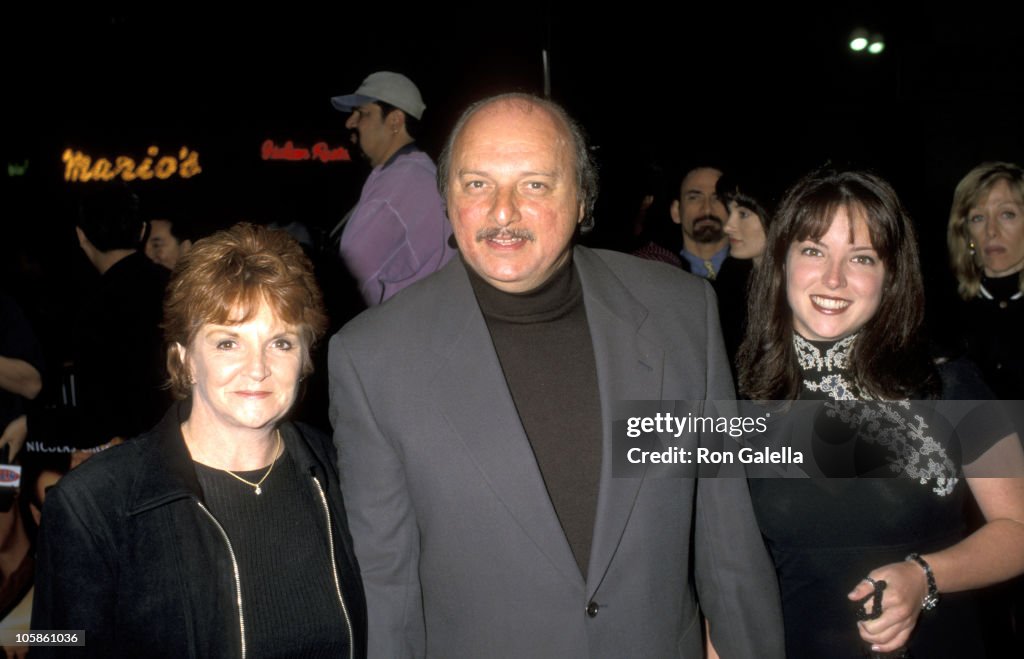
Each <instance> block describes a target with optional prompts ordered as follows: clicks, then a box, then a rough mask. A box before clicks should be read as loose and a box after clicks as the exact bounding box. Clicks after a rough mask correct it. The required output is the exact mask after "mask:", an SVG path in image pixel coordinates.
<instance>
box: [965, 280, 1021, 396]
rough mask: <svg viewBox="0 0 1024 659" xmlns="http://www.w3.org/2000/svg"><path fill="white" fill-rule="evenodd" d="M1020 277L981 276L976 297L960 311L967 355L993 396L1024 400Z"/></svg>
mask: <svg viewBox="0 0 1024 659" xmlns="http://www.w3.org/2000/svg"><path fill="white" fill-rule="evenodd" d="M1019 282H1020V274H1019V273H1014V274H1012V275H1008V276H1006V277H983V278H982V280H981V292H980V294H979V295H978V297H976V298H974V299H973V300H971V301H969V302H966V303H965V307H966V308H961V313H960V314H959V320H960V321H961V322H963V323H964V334H965V340H966V343H967V354H968V356H969V357H970V358H971V359H972V360H974V362H975V363H976V364H978V366H979V367H980V368H981V372H982V375H983V376H984V377H985V381H986V382H987V383H988V385H989V387H991V388H992V391H993V392H995V394H996V396H997V397H999V398H1001V399H1004V400H1021V399H1024V340H1022V337H1024V293H1022V292H1021V290H1020V283H1019Z"/></svg>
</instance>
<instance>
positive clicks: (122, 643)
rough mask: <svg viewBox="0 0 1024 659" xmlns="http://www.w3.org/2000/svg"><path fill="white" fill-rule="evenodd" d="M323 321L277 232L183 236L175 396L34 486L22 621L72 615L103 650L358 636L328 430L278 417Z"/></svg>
mask: <svg viewBox="0 0 1024 659" xmlns="http://www.w3.org/2000/svg"><path fill="white" fill-rule="evenodd" d="M325 326H326V318H325V315H324V312H323V304H322V302H321V295H320V291H319V289H318V288H317V286H316V282H315V280H314V278H313V274H312V268H311V266H310V263H309V261H308V259H307V258H306V257H305V255H304V254H303V252H302V250H301V248H300V247H299V245H298V244H297V243H295V241H293V240H292V239H291V238H289V237H288V236H287V234H284V233H283V232H278V231H270V230H267V229H264V228H261V227H255V226H251V225H245V224H240V225H237V226H235V227H233V228H232V229H230V230H229V231H225V232H221V233H218V234H216V235H214V236H211V237H210V238H207V239H204V240H201V241H198V242H197V243H196V244H195V246H194V247H193V249H192V251H191V252H190V253H189V254H188V255H187V256H185V257H184V258H183V259H182V260H181V261H179V263H178V265H177V266H176V269H175V271H174V274H173V276H172V280H171V283H170V285H169V287H168V291H167V295H166V299H165V302H164V329H165V333H166V339H167V342H168V368H169V371H170V374H171V388H172V390H173V391H174V393H175V394H176V395H177V397H178V398H180V399H181V401H180V402H179V403H178V404H176V405H175V406H174V407H172V408H171V410H170V411H169V412H168V413H167V415H166V416H165V417H164V419H163V421H161V422H160V424H159V425H157V426H156V427H155V428H154V429H153V430H151V431H150V432H149V433H147V434H145V435H143V436H141V437H139V438H137V439H135V440H133V441H131V442H128V443H126V444H124V445H122V446H118V447H116V448H114V449H110V450H108V451H105V452H103V453H101V454H99V455H97V456H96V457H95V458H93V459H91V460H89V461H88V462H87V463H86V464H84V465H83V466H82V467H80V468H78V469H76V470H74V471H72V472H71V473H70V474H69V475H68V476H67V477H65V478H64V479H63V480H62V481H61V483H60V484H59V485H58V486H57V487H56V488H55V490H54V491H53V492H52V493H51V494H50V495H49V496H48V497H47V500H46V506H45V509H44V512H43V526H42V534H41V540H40V545H39V559H38V569H37V585H36V594H35V603H34V610H33V628H34V629H72V630H85V648H84V651H85V652H86V653H87V654H89V655H92V656H104V657H110V656H175V657H181V656H206V657H246V656H247V655H252V656H275V657H293V656H295V657H297V656H303V657H306V656H324V657H327V656H330V657H341V656H344V657H354V656H362V655H363V654H364V653H365V649H364V648H365V605H364V602H363V594H362V585H361V582H360V579H359V573H358V569H357V566H356V562H355V558H354V556H353V553H352V549H351V541H350V538H349V534H348V528H347V525H346V520H345V508H344V503H343V501H342V498H341V491H340V488H339V484H338V479H337V473H336V467H335V460H334V454H333V447H332V445H331V443H330V441H329V439H327V438H326V437H325V436H324V435H322V434H320V433H318V432H317V431H315V430H313V429H311V428H309V427H306V426H303V425H300V424H293V423H290V422H288V421H287V420H286V419H287V416H288V413H289V411H290V410H291V408H292V406H293V404H294V403H295V400H296V397H297V395H298V392H299V389H300V385H301V380H302V378H303V377H304V376H305V375H306V374H308V373H309V372H310V371H311V370H312V362H311V360H310V355H309V353H310V349H311V347H312V345H313V343H314V341H315V340H316V339H317V338H319V336H320V335H321V334H322V333H323V331H324V328H325ZM51 650H52V648H44V647H39V648H36V649H34V650H33V654H36V653H37V652H38V653H40V654H41V655H43V654H45V653H46V652H48V651H51Z"/></svg>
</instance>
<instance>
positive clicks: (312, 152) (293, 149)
mask: <svg viewBox="0 0 1024 659" xmlns="http://www.w3.org/2000/svg"><path fill="white" fill-rule="evenodd" d="M260 155H261V157H262V158H263V159H264V160H288V161H298V160H319V161H320V162H336V161H339V160H351V159H352V158H351V157H350V156H349V155H348V150H346V149H345V147H343V146H339V147H338V148H336V149H332V148H330V147H329V146H327V142H317V143H316V144H314V145H313V146H312V147H311V148H308V149H307V148H305V147H301V146H295V144H294V143H292V141H291V140H288V141H287V142H285V143H284V144H282V145H280V146H278V145H277V144H275V143H274V140H264V142H263V146H262V147H261V148H260Z"/></svg>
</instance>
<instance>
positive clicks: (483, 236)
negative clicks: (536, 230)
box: [476, 227, 536, 243]
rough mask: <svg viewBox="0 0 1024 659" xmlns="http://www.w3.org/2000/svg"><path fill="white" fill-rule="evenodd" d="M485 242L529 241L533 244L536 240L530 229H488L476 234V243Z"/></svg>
mask: <svg viewBox="0 0 1024 659" xmlns="http://www.w3.org/2000/svg"><path fill="white" fill-rule="evenodd" d="M485 240H529V241H530V242H533V241H534V240H536V238H535V237H534V235H533V232H532V231H530V230H529V229H520V228H518V227H514V228H504V227H488V228H486V229H480V230H479V231H477V232H476V241H477V242H478V243H479V242H483V241H485Z"/></svg>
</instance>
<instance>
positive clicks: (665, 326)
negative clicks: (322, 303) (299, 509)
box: [330, 94, 783, 659]
mask: <svg viewBox="0 0 1024 659" xmlns="http://www.w3.org/2000/svg"><path fill="white" fill-rule="evenodd" d="M439 178H440V188H441V190H442V193H443V195H444V196H446V198H447V205H448V213H449V217H450V219H451V221H452V225H453V229H454V234H455V237H456V240H457V242H458V245H459V249H460V255H461V258H459V259H455V260H453V261H452V262H451V263H449V264H448V265H447V266H446V267H445V268H444V269H442V270H441V271H440V272H438V273H436V274H435V275H433V276H431V277H428V278H427V279H425V280H423V281H421V282H419V283H418V284H416V285H414V286H412V287H410V288H409V289H407V290H406V291H403V292H402V293H400V294H399V295H397V296H396V297H395V298H393V299H392V300H390V301H389V302H387V303H385V304H383V305H381V306H380V307H377V308H374V309H371V310H370V311H367V312H366V313H364V314H363V315H361V316H359V317H358V318H356V319H355V320H354V321H352V322H351V323H349V324H348V325H346V326H345V327H344V328H343V329H342V330H341V331H340V332H339V333H338V334H337V335H336V336H335V337H334V338H333V339H332V340H331V348H330V374H331V418H332V421H333V423H334V428H335V441H336V443H337V446H338V449H339V459H340V467H341V471H342V477H343V486H344V488H345V498H346V501H347V503H348V514H349V525H350V528H351V530H352V535H353V538H354V541H355V550H356V554H357V557H358V559H359V563H360V566H361V569H362V575H363V582H364V584H365V588H366V597H367V608H368V616H369V627H370V628H369V643H370V656H371V657H386V658H388V659H391V658H394V657H423V656H430V657H447V658H450V657H473V658H481V657H517V658H518V657H531V658H536V657H552V658H554V657H557V658H559V659H566V658H580V659H582V658H584V657H609V658H616V659H620V658H622V657H658V658H661V657H700V656H702V652H703V641H702V632H703V630H704V629H705V626H704V624H703V623H702V622H701V612H703V614H704V616H705V617H706V619H707V621H708V626H709V627H710V631H711V639H712V640H713V642H714V645H715V647H716V648H717V650H718V651H719V653H720V654H721V656H723V657H781V656H782V655H783V650H782V647H783V643H782V632H781V615H780V612H779V603H778V590H777V586H776V583H775V575H774V570H773V568H772V566H771V563H770V561H769V559H768V557H767V554H766V552H765V549H764V546H763V544H762V541H761V537H760V534H759V533H758V529H757V526H756V524H755V521H754V517H753V513H752V510H751V506H750V500H749V495H748V492H747V486H746V483H745V482H744V481H743V480H742V479H726V478H718V479H706V480H703V479H702V480H697V479H693V478H671V477H670V478H654V477H653V475H652V474H649V473H646V472H645V471H644V470H643V469H641V470H640V475H639V476H637V477H613V470H612V462H613V460H621V459H622V457H621V456H615V455H613V442H612V417H613V412H612V409H613V407H614V405H615V404H616V402H617V401H623V400H689V401H700V400H716V399H717V400H726V399H729V398H731V397H732V396H733V393H732V383H731V381H730V376H729V368H728V365H727V363H726V360H725V356H724V352H723V349H722V341H721V337H720V333H719V329H718V320H717V318H718V316H717V313H716V311H715V301H714V296H713V294H712V293H711V288H710V286H709V285H708V284H707V283H705V282H704V281H702V280H700V279H698V278H696V277H693V276H691V275H688V274H685V273H682V272H680V271H678V270H674V269H672V268H670V267H668V266H665V265H662V264H656V263H650V262H646V261H641V260H639V259H636V258H633V257H630V256H626V255H622V254H616V253H611V252H600V251H592V250H588V249H585V248H582V247H575V248H574V247H573V242H574V237H575V236H576V234H577V232H578V231H579V229H580V226H581V225H582V224H584V223H586V222H587V221H588V220H586V219H585V218H588V217H589V214H590V211H591V210H592V208H593V202H594V198H595V196H596V175H595V173H594V167H593V164H592V162H591V160H590V156H589V152H588V151H587V147H586V144H585V143H584V140H583V137H582V134H581V132H580V130H579V129H578V127H577V126H576V125H575V124H574V122H573V121H572V120H571V119H570V118H569V117H568V116H567V115H566V114H565V112H564V111H563V110H562V109H561V108H560V107H558V106H557V105H555V104H553V103H550V102H549V101H545V100H543V99H539V98H536V97H533V96H527V95H521V94H512V95H505V96H499V97H495V98H492V99H488V100H485V101H482V102H480V103H477V104H476V105H474V106H472V107H471V108H469V109H468V110H467V111H466V113H465V114H464V115H463V116H462V118H461V119H460V120H459V122H458V123H457V124H456V127H455V129H454V131H453V133H452V136H451V138H450V139H449V142H448V145H447V146H446V148H445V152H444V154H442V159H441V163H440V170H439Z"/></svg>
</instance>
